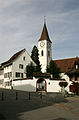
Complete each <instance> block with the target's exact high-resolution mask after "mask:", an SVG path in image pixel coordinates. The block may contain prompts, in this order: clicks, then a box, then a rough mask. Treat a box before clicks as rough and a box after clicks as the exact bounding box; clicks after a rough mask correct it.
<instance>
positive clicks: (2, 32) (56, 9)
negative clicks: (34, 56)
mask: <svg viewBox="0 0 79 120" xmlns="http://www.w3.org/2000/svg"><path fill="white" fill-rule="evenodd" d="M44 16H46V24H47V29H48V33H49V37H50V39H51V41H52V58H53V59H64V58H72V57H76V56H79V0H0V63H1V62H4V61H6V60H8V59H9V58H10V57H11V56H12V55H13V54H14V53H16V52H17V51H19V50H21V49H23V48H26V50H27V51H28V53H29V54H30V53H31V51H32V48H33V46H34V45H37V43H38V40H39V38H40V35H41V32H42V28H43V24H44Z"/></svg>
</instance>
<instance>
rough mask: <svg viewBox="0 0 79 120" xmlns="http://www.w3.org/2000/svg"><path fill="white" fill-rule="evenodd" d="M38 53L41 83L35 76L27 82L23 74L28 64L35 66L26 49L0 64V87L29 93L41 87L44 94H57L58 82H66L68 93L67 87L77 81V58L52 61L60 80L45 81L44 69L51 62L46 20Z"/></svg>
mask: <svg viewBox="0 0 79 120" xmlns="http://www.w3.org/2000/svg"><path fill="white" fill-rule="evenodd" d="M38 51H39V61H40V65H41V71H42V73H43V74H44V77H43V78H42V82H41V83H40V81H41V80H40V78H36V76H34V78H33V80H31V79H30V80H29V79H28V78H27V76H26V73H25V69H26V66H27V65H28V64H30V62H32V63H33V65H34V66H36V64H35V63H34V61H33V60H32V59H31V57H30V55H29V54H28V52H27V51H26V49H23V50H21V51H19V52H17V53H15V54H14V55H13V56H12V57H11V58H10V59H9V60H8V61H6V62H4V63H2V64H1V66H0V87H1V86H2V87H7V86H9V87H11V85H13V87H14V88H15V89H19V90H22V89H25V90H29V91H30V89H31V91H37V89H38V87H39V86H42V88H44V90H45V91H46V92H59V91H60V87H59V81H62V80H63V81H67V82H68V86H67V91H70V89H69V86H70V85H71V84H72V81H77V82H78V81H79V57H75V58H70V59H61V60H54V62H55V63H56V65H57V67H58V68H59V69H60V77H61V79H53V78H52V80H50V79H49V78H47V79H45V75H46V74H45V73H46V69H47V67H48V66H49V64H50V61H51V60H52V41H51V40H50V37H49V34H48V30H47V26H46V20H44V26H43V29H42V33H41V36H40V39H39V40H38ZM48 76H49V75H48ZM21 83H22V84H21ZM26 84H27V89H26ZM18 85H19V86H20V88H18ZM22 85H23V87H22ZM15 86H16V87H15ZM24 86H25V88H24ZM52 87H53V89H52ZM56 87H57V90H56ZM32 88H33V89H32ZM71 91H72V90H71Z"/></svg>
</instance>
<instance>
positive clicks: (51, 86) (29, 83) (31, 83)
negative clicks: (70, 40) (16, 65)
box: [12, 78, 61, 92]
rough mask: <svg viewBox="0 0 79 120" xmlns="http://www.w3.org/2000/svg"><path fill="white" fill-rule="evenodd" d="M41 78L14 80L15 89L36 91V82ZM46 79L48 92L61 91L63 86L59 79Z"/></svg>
mask: <svg viewBox="0 0 79 120" xmlns="http://www.w3.org/2000/svg"><path fill="white" fill-rule="evenodd" d="M38 79H39V78H37V79H36V78H34V79H28V80H17V81H13V82H12V86H13V89H16V90H23V91H32V92H36V83H37V80H38ZM45 81H46V89H47V92H60V91H61V87H60V86H59V82H60V81H59V80H58V81H57V80H49V79H45Z"/></svg>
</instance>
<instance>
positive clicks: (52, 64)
mask: <svg viewBox="0 0 79 120" xmlns="http://www.w3.org/2000/svg"><path fill="white" fill-rule="evenodd" d="M47 72H49V73H50V74H52V75H53V78H60V76H59V73H60V69H59V68H58V67H57V65H56V63H55V62H54V61H53V60H51V61H50V64H49V67H47Z"/></svg>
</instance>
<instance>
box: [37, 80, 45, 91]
mask: <svg viewBox="0 0 79 120" xmlns="http://www.w3.org/2000/svg"><path fill="white" fill-rule="evenodd" d="M36 91H45V92H46V80H44V79H43V78H39V79H38V80H37V83H36Z"/></svg>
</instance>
